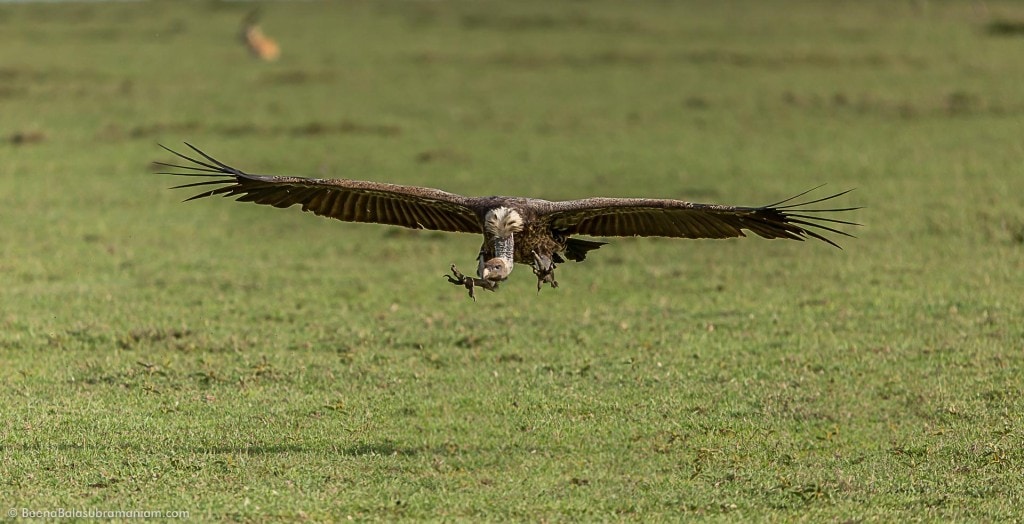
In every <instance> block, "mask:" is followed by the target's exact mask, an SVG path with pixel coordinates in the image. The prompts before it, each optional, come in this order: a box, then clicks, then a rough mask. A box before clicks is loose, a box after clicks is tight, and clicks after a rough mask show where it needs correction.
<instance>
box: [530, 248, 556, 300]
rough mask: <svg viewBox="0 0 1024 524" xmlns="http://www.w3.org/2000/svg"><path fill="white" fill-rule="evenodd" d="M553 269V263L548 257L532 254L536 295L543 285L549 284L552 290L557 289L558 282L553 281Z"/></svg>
mask: <svg viewBox="0 0 1024 524" xmlns="http://www.w3.org/2000/svg"><path fill="white" fill-rule="evenodd" d="M555 267H556V266H555V262H554V261H553V260H551V256H550V255H542V254H540V253H538V252H536V251H534V252H533V274H534V275H537V292H538V293H539V292H540V288H542V287H544V284H551V287H553V288H555V287H558V281H556V280H555Z"/></svg>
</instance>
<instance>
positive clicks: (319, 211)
mask: <svg viewBox="0 0 1024 524" xmlns="http://www.w3.org/2000/svg"><path fill="white" fill-rule="evenodd" d="M185 145H186V146H188V147H189V149H191V150H192V151H194V152H195V153H196V154H197V155H199V156H198V157H192V156H189V155H186V154H182V153H179V152H177V151H174V150H172V149H169V148H167V147H165V146H160V147H163V148H164V149H166V150H167V151H170V152H171V153H173V154H174V155H175V156H177V157H178V158H179V159H181V160H185V161H187V162H190V163H191V165H179V164H171V163H163V162H158V163H157V164H159V165H162V166H164V167H169V168H171V169H172V170H171V171H167V172H165V173H164V174H169V175H177V176H189V177H210V178H211V180H205V181H200V182H193V183H189V184H183V185H180V186H175V189H177V188H192V187H205V186H219V187H216V188H213V189H209V190H204V191H203V192H201V193H199V194H196V195H194V196H192V197H191V198H189V199H188V200H195V199H198V198H204V197H210V196H218V195H219V196H224V197H237V198H236V200H238V201H240V202H253V203H256V204H262V205H269V206H274V207H279V208H286V207H291V206H294V205H299V206H301V208H302V210H303V211H309V212H312V213H314V214H316V215H320V216H326V217H330V218H335V219H338V220H342V221H345V222H370V223H377V224H389V225H393V226H402V227H408V228H413V229H433V230H438V231H454V232H464V233H481V232H483V227H482V225H481V221H480V218H479V216H478V213H477V211H476V208H475V207H474V205H473V204H474V201H475V200H476V199H474V198H470V197H465V196H462V195H456V194H454V193H448V192H446V191H441V190H439V189H432V188H427V187H417V186H404V185H398V184H385V183H381V182H370V181H363V180H349V179H316V178H301V177H287V176H264V175H253V174H249V173H246V172H244V171H242V170H240V169H236V168H234V167H231V166H229V165H227V164H224V163H223V162H220V161H218V160H216V159H214V158H213V157H211V156H209V155H207V154H206V153H204V152H202V151H200V150H199V149H198V148H196V147H195V146H193V145H192V144H189V143H187V142H186V143H185ZM181 170H184V171H185V172H182V171H181Z"/></svg>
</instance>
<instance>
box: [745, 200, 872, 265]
mask: <svg viewBox="0 0 1024 524" xmlns="http://www.w3.org/2000/svg"><path fill="white" fill-rule="evenodd" d="M823 186H824V184H822V185H820V186H817V187H813V188H811V189H808V190H807V191H804V192H803V193H800V194H798V195H794V196H791V197H789V198H787V199H785V200H781V201H779V202H776V203H774V204H771V205H768V206H764V207H762V208H761V209H762V210H765V211H773V212H776V213H779V214H780V215H781V218H782V221H783V222H784V223H786V224H791V225H792V226H794V227H796V228H797V229H798V234H799V235H801V236H805V237H809V238H814V239H817V240H821V241H823V242H825V243H827V244H829V245H831V246H833V247H836V248H839V249H842V248H843V247H842V246H840V245H839V244H837V243H836V242H835V241H833V240H831V239H829V238H828V237H826V236H824V235H822V234H820V233H818V232H816V231H812V230H811V229H808V228H816V229H819V230H822V231H827V232H829V233H834V234H837V235H842V236H845V237H849V238H857V237H855V236H854V235H852V234H850V233H847V232H846V231H841V230H839V229H836V228H834V227H830V226H828V225H825V223H829V224H842V225H845V226H854V227H859V226H861V225H862V224H860V223H858V222H853V221H850V220H841V219H838V218H830V217H822V216H817V215H808V214H806V213H843V212H849V211H856V210H858V209H863V207H861V206H855V207H840V208H832V209H807V208H806V207H805V206H809V205H813V204H818V203H821V202H825V201H828V200H832V199H835V198H839V197H841V196H843V195H846V194H848V193H850V192H851V191H853V189H847V190H846V191H840V192H839V193H835V194H832V195H828V196H825V197H822V198H817V199H814V200H808V201H803V202H795V203H788V202H793V201H794V200H797V199H799V198H800V197H802V196H804V195H807V194H808V193H811V192H812V191H814V190H816V189H820V188H821V187H823ZM783 204H785V205H783Z"/></svg>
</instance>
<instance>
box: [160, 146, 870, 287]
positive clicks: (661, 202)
mask: <svg viewBox="0 0 1024 524" xmlns="http://www.w3.org/2000/svg"><path fill="white" fill-rule="evenodd" d="M185 145H186V146H188V147H189V149H191V150H192V151H193V152H194V153H195V155H198V156H195V155H193V156H189V155H188V154H184V153H180V152H178V151H174V150H172V149H170V148H168V147H166V146H163V145H161V146H160V147H162V148H164V149H165V150H167V151H168V152H170V153H172V154H174V155H175V156H177V157H178V159H179V160H183V161H185V162H186V163H185V164H184V165H182V164H173V163H165V162H155V164H157V165H160V166H163V167H164V168H171V169H172V171H163V172H161V174H166V175H176V176H183V177H202V178H208V179H209V180H202V181H199V182H193V183H187V184H182V185H179V186H174V187H173V188H172V189H181V188H195V187H203V188H204V189H203V191H202V192H201V193H199V194H196V195H194V196H192V197H191V198H188V199H187V200H186V201H190V200H195V199H198V198H204V197H212V196H217V195H220V196H223V197H237V199H236V200H238V201H240V202H255V203H257V204H263V205H269V206H274V207H279V208H286V207H291V206H294V205H299V206H301V207H302V210H303V211H311V212H313V213H314V214H316V215H320V216H325V217H330V218H336V219H338V220H341V221H345V222H369V223H375V224H389V225H393V226H402V227H407V228H412V229H430V230H435V231H452V232H457V233H476V234H482V235H483V237H484V241H483V244H482V245H481V246H480V252H479V254H478V256H477V262H478V264H477V271H476V277H472V276H467V275H464V274H463V273H461V272H460V271H459V270H458V268H457V267H456V266H455V264H452V266H451V267H450V272H451V273H450V274H446V275H444V276H445V278H447V279H448V281H449V282H451V283H452V284H455V285H457V286H461V287H465V288H466V289H467V290H468V291H469V296H470V297H471V298H473V300H476V294H475V290H476V288H483V289H486V290H489V291H494V290H496V289H497V288H498V285H499V284H500V283H501V282H503V281H504V280H506V279H507V278H508V277H509V275H510V274H511V273H512V269H513V267H514V265H515V264H516V263H520V264H526V265H529V266H530V267H531V268H532V269H533V273H534V275H536V277H537V290H538V291H540V289H541V288H542V287H543V286H544V284H548V285H550V286H551V287H552V288H555V287H558V282H557V281H556V280H555V268H556V267H557V264H561V263H563V262H565V261H566V260H572V261H575V262H581V261H583V260H584V259H585V258H586V257H587V254H588V253H589V252H590V251H593V250H595V249H598V248H600V247H601V246H603V245H605V244H606V242H599V241H595V240H586V239H582V238H576V237H575V235H585V236H591V237H629V236H643V237H647V236H660V237H673V238H731V237H742V236H746V235H745V234H744V230H747V231H750V232H751V233H754V234H755V235H758V236H761V237H764V238H784V239H789V240H800V241H802V240H804V239H807V238H811V239H816V240H820V241H822V242H825V243H828V244H830V245H832V246H834V247H837V248H839V247H840V246H839V245H838V244H836V243H835V242H834V241H832V240H830V239H829V238H826V237H825V236H823V234H822V233H825V232H828V233H834V234H838V235H842V236H846V237H852V236H853V235H851V234H849V233H846V232H844V231H840V230H839V229H836V227H838V225H839V224H841V225H848V226H858V225H860V224H857V223H855V222H850V221H847V220H840V219H837V218H829V217H825V216H821V215H822V214H828V213H840V212H844V211H853V210H856V209H860V208H858V207H826V208H820V207H808V206H811V205H814V204H819V203H821V202H826V201H831V200H833V199H835V198H838V197H840V196H843V195H845V194H847V193H849V192H850V191H852V190H846V191H842V192H840V193H836V194H833V195H830V196H825V197H823V198H817V199H814V200H806V201H802V202H795V201H796V200H799V199H800V198H801V197H803V196H805V195H807V194H808V193H810V192H811V191H814V189H817V188H814V189H810V190H808V191H804V192H803V193H800V194H798V195H796V196H793V197H790V198H787V199H785V200H782V201H779V202H776V203H774V204H769V205H766V206H760V207H742V206H725V205H716V204H696V203H692V202H686V201H682V200H671V199H653V198H584V199H580V200H564V201H557V202H552V201H548V200H541V199H538V198H525V197H513V196H488V197H467V196H462V195H457V194H454V193H449V192H447V191H442V190H439V189H432V188H428V187H417V186H406V185H398V184H387V183H382V182H370V181H364V180H349V179H344V178H341V179H321V178H303V177H293V176H267V175H254V174H249V173H246V172H244V171H242V170H240V169H237V168H234V167H231V166H229V165H227V164H225V163H223V162H221V161H219V160H216V159H214V158H213V157H211V156H210V155H208V154H206V153H204V152H203V151H201V150H199V149H198V148H196V147H195V146H193V145H192V144H189V143H188V142H186V143H185ZM207 186H213V187H212V188H206V187H207ZM818 187H821V186H818ZM829 224H834V225H836V226H835V227H833V226H830V225H829ZM840 249H841V248H840Z"/></svg>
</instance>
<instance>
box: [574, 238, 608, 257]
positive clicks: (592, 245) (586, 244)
mask: <svg viewBox="0 0 1024 524" xmlns="http://www.w3.org/2000/svg"><path fill="white" fill-rule="evenodd" d="M607 243H608V242H597V241H595V240H583V239H580V238H570V239H569V240H566V241H565V256H566V257H568V258H569V260H573V261H575V262H582V261H583V260H584V259H585V258H587V252H588V251H592V250H594V249H598V248H600V247H601V246H603V245H605V244H607Z"/></svg>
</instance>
